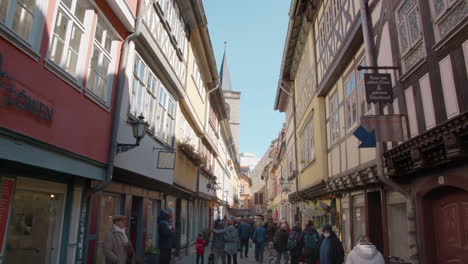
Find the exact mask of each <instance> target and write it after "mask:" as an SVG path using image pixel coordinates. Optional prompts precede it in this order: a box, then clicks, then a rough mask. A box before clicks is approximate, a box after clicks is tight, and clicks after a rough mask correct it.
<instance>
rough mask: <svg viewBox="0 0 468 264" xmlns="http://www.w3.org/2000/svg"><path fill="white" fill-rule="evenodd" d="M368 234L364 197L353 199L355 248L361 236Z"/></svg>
mask: <svg viewBox="0 0 468 264" xmlns="http://www.w3.org/2000/svg"><path fill="white" fill-rule="evenodd" d="M365 234H366V212H365V207H364V196H362V195H360V196H354V197H353V238H354V241H353V242H354V243H353V246H354V245H356V244H357V240H358V239H359V237H360V236H362V235H365Z"/></svg>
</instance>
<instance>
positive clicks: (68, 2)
mask: <svg viewBox="0 0 468 264" xmlns="http://www.w3.org/2000/svg"><path fill="white" fill-rule="evenodd" d="M61 2H62V3H63V4H64V5H65V6H66V7H68V9H71V6H72V0H61Z"/></svg>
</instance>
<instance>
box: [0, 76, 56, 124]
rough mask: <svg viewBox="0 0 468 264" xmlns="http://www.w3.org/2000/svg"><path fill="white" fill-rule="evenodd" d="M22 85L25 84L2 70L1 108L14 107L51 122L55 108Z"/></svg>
mask: <svg viewBox="0 0 468 264" xmlns="http://www.w3.org/2000/svg"><path fill="white" fill-rule="evenodd" d="M21 86H24V85H23V84H21V83H20V82H18V81H16V80H14V79H12V78H11V77H10V76H8V74H7V73H6V72H0V108H4V107H13V108H16V109H19V110H21V111H25V112H29V113H31V114H32V115H34V116H35V117H37V118H38V119H42V120H46V121H49V122H51V121H52V118H53V116H54V109H53V108H52V107H51V106H50V105H48V104H47V103H45V102H43V101H41V100H39V99H38V98H37V97H36V96H33V95H32V94H31V93H30V92H28V91H27V90H26V89H24V88H21Z"/></svg>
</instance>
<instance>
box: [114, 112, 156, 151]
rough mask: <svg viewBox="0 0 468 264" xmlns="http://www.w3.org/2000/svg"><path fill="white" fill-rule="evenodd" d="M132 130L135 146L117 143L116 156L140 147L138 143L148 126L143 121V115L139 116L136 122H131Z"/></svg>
mask: <svg viewBox="0 0 468 264" xmlns="http://www.w3.org/2000/svg"><path fill="white" fill-rule="evenodd" d="M131 125H132V130H133V137H134V138H135V139H136V142H135V144H120V143H117V154H118V153H120V152H126V151H129V150H131V149H132V148H135V147H138V146H139V145H140V141H141V139H142V138H144V137H145V135H146V129H148V126H149V124H148V123H147V122H146V121H145V117H144V116H143V114H140V116H139V117H138V119H137V120H136V121H132V122H131Z"/></svg>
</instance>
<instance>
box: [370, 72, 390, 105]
mask: <svg viewBox="0 0 468 264" xmlns="http://www.w3.org/2000/svg"><path fill="white" fill-rule="evenodd" d="M364 86H365V88H366V101H367V103H392V102H393V90H392V78H391V75H390V73H364Z"/></svg>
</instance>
